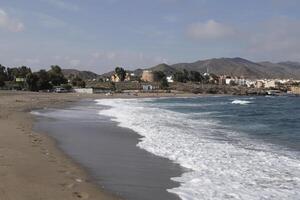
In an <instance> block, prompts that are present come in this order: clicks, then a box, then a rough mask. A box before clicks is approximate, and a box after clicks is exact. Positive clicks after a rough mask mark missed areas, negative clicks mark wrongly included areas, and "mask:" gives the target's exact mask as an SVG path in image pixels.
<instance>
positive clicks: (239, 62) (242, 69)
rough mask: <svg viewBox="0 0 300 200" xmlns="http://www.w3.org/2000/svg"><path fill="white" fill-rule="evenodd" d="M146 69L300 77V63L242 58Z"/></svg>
mask: <svg viewBox="0 0 300 200" xmlns="http://www.w3.org/2000/svg"><path fill="white" fill-rule="evenodd" d="M146 70H151V71H162V72H164V73H165V74H166V75H167V76H169V75H172V74H174V73H175V72H177V71H183V70H188V71H197V72H200V73H205V72H209V73H212V74H216V75H228V76H239V77H240V76H244V77H246V78H249V79H262V78H270V79H274V78H280V79H287V78H294V79H300V63H298V62H279V63H272V62H252V61H250V60H246V59H243V58H213V59H207V60H199V61H196V62H192V63H178V64H173V65H168V64H164V63H163V64H159V65H156V66H153V67H150V68H147V69H146ZM128 72H129V73H134V74H135V75H136V76H141V75H142V73H143V69H140V68H139V69H136V70H129V71H128ZM63 74H64V75H65V76H66V77H69V76H78V77H80V78H82V79H84V80H87V79H89V80H91V79H97V78H99V77H110V76H111V75H113V74H114V71H111V72H107V73H104V74H102V75H98V74H96V73H94V72H90V71H79V70H75V69H64V70H63Z"/></svg>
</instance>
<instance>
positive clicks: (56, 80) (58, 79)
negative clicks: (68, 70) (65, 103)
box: [48, 65, 68, 86]
mask: <svg viewBox="0 0 300 200" xmlns="http://www.w3.org/2000/svg"><path fill="white" fill-rule="evenodd" d="M48 74H49V78H50V82H51V84H52V85H53V86H60V85H61V84H66V83H67V82H68V80H67V79H66V78H65V76H64V75H63V73H62V70H61V68H60V67H59V66H58V65H52V66H51V69H50V70H49V72H48Z"/></svg>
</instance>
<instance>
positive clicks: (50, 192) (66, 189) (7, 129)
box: [0, 91, 194, 200]
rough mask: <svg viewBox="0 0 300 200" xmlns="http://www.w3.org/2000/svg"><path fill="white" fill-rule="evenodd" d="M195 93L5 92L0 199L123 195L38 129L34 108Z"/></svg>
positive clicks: (1, 96)
mask: <svg viewBox="0 0 300 200" xmlns="http://www.w3.org/2000/svg"><path fill="white" fill-rule="evenodd" d="M160 96H163V97H164V96H194V95H193V94H176V95H175V94H138V96H135V95H127V94H116V95H113V96H109V97H107V96H105V95H87V94H81V95H80V94H49V93H32V92H12V91H0V180H1V181H0V197H1V198H0V199H1V200H2V199H3V200H41V199H42V200H53V199H63V200H69V199H70V200H74V199H75V200H76V199H95V200H101V199H108V200H110V199H119V197H118V196H116V195H112V194H110V193H109V192H107V190H105V189H103V188H100V187H99V186H98V185H95V184H94V183H91V181H90V179H89V176H88V175H87V173H86V171H85V170H84V169H83V168H82V167H81V166H80V165H78V164H77V163H75V162H74V161H73V160H71V159H69V157H68V156H66V155H65V154H64V153H63V152H62V151H61V150H59V149H58V148H57V147H56V143H55V141H54V140H52V139H51V138H50V137H48V136H47V135H46V134H43V133H38V132H36V131H33V130H32V128H33V122H34V121H35V118H34V116H33V115H31V114H30V113H29V111H31V110H34V109H42V108H53V107H54V108H55V107H56V108H57V107H60V108H61V107H64V106H66V105H71V104H74V103H75V102H78V101H79V100H81V99H96V98H137V97H142V98H143V97H160Z"/></svg>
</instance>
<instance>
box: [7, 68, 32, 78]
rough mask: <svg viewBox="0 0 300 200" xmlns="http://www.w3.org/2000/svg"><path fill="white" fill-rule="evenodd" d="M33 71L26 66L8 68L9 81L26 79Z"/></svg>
mask: <svg viewBox="0 0 300 200" xmlns="http://www.w3.org/2000/svg"><path fill="white" fill-rule="evenodd" d="M30 73H32V72H31V69H30V68H29V67H26V66H22V67H14V68H7V76H8V80H9V81H15V79H16V78H26V76H27V74H30Z"/></svg>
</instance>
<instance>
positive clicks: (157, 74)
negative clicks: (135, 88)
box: [153, 71, 166, 82]
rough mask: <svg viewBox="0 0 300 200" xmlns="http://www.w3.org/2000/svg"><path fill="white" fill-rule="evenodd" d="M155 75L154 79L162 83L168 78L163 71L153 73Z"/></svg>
mask: <svg viewBox="0 0 300 200" xmlns="http://www.w3.org/2000/svg"><path fill="white" fill-rule="evenodd" d="M153 74H154V79H155V80H157V81H158V82H160V81H161V80H163V79H165V78H166V75H165V73H164V72H163V71H155V72H153Z"/></svg>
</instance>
